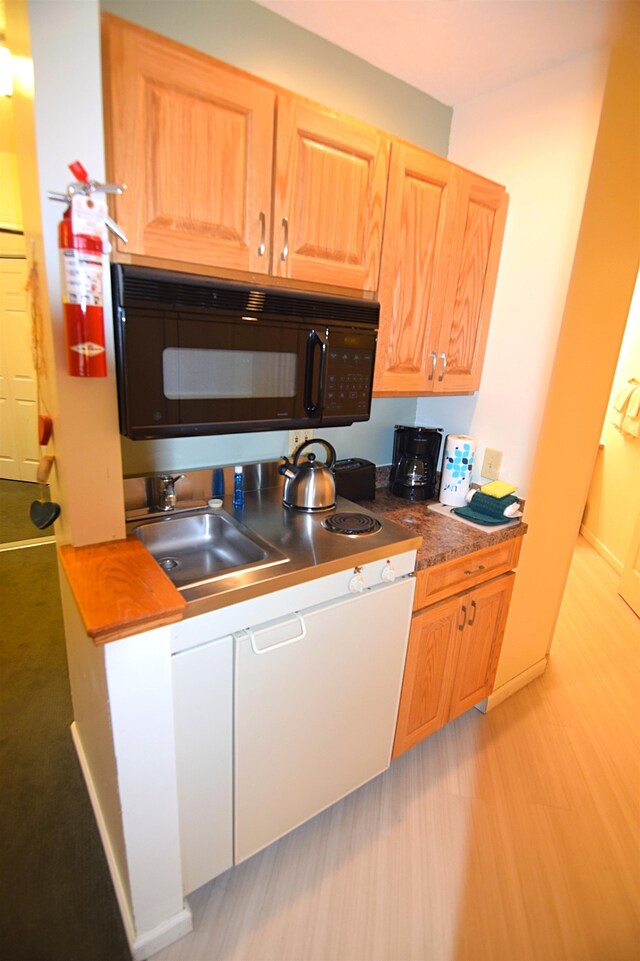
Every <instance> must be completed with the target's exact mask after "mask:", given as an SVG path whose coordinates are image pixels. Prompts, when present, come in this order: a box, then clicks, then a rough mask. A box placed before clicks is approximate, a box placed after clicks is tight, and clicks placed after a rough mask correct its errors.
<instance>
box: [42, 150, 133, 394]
mask: <svg viewBox="0 0 640 961" xmlns="http://www.w3.org/2000/svg"><path fill="white" fill-rule="evenodd" d="M69 169H70V170H71V172H72V173H73V174H75V176H76V177H77V181H76V183H74V184H70V185H69V188H68V193H67V194H66V195H64V194H52V193H50V194H49V196H50V198H51V199H52V200H64V201H66V202H67V203H69V206H68V208H67V210H66V211H65V213H64V215H63V217H62V220H61V221H60V224H59V226H58V246H59V248H60V270H61V283H62V302H63V310H64V331H65V342H66V352H67V370H68V372H69V374H71V375H72V376H73V377H105V376H106V374H107V354H106V349H105V335H104V316H103V295H102V289H103V261H102V255H103V249H104V244H105V238H106V228H107V227H109V228H110V229H112V230H115V232H116V233H117V234H118V236H120V237H122V238H123V239H124V240H125V241H126V237H125V236H124V234H123V233H122V231H121V230H120V229H119V228H118V227H117V225H116V224H114V222H113V221H112V220H111V219H110V218H109V217H108V216H107V208H106V201H105V199H104V196H103V194H104V193H106V192H109V193H122V190H123V189H124V187H120V186H116V185H112V184H98V183H96V181H93V180H89V177H88V174H87V172H86V170H85V169H84V167H83V166H82V164H81V163H79V162H78V161H76V162H75V163H73V164H70V165H69Z"/></svg>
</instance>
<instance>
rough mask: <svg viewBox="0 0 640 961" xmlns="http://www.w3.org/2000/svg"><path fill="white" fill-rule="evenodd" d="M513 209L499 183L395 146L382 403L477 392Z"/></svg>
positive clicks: (383, 307)
mask: <svg viewBox="0 0 640 961" xmlns="http://www.w3.org/2000/svg"><path fill="white" fill-rule="evenodd" d="M507 203H508V197H507V194H506V192H505V190H504V188H503V187H501V186H499V185H498V184H494V183H492V182H491V181H488V180H485V179H484V178H482V177H478V176H476V175H475V174H472V173H471V172H469V171H466V170H463V169H462V168H460V167H457V166H456V165H455V164H451V163H449V162H448V161H446V160H442V159H441V158H439V157H435V156H434V155H432V154H429V153H427V152H426V151H423V150H419V149H418V148H415V147H411V146H409V145H407V144H403V143H397V142H394V143H393V145H392V154H391V166H390V175H389V192H388V199H387V216H386V220H385V229H384V248H383V256H382V265H381V271H380V291H379V296H380V311H381V313H380V333H379V338H378V350H377V356H376V374H375V381H374V395H376V396H402V395H407V396H416V395H424V394H447V393H452V394H464V393H472V392H473V391H474V390H477V389H478V387H479V385H480V376H481V373H482V363H483V360H484V352H485V347H486V341H487V335H488V332H489V320H490V315H491V307H492V304H493V295H494V291H495V284H496V279H497V272H498V263H499V259H500V251H501V247H502V238H503V234H504V225H505V218H506V211H507Z"/></svg>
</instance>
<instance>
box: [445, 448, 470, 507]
mask: <svg viewBox="0 0 640 961" xmlns="http://www.w3.org/2000/svg"><path fill="white" fill-rule="evenodd" d="M475 455H476V439H475V437H469V436H468V435H467V434H449V435H448V436H447V439H446V441H445V445H444V458H443V460H442V477H441V480H440V503H441V504H446V505H447V506H448V507H463V506H464V504H465V503H466V496H467V491H468V490H469V485H470V483H471V471H472V469H473V461H474V458H475Z"/></svg>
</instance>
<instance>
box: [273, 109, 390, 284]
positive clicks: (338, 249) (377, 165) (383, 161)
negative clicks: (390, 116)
mask: <svg viewBox="0 0 640 961" xmlns="http://www.w3.org/2000/svg"><path fill="white" fill-rule="evenodd" d="M275 163H276V172H275V185H274V188H275V189H274V217H273V229H274V234H273V268H272V269H273V273H274V274H275V275H276V276H280V277H287V278H290V279H293V280H303V281H313V282H317V283H323V284H336V285H339V286H342V287H351V288H354V289H357V290H371V291H375V290H376V289H377V287H378V273H379V267H380V251H381V246H382V224H383V219H384V206H385V195H386V188H387V170H388V163H389V141H388V139H387V138H386V137H385V136H384V135H383V134H382V133H380V131H378V130H376V129H374V128H372V127H369V126H367V125H366V124H362V123H359V122H358V121H355V120H347V119H346V118H344V117H341V116H339V115H337V114H335V113H332V112H331V111H329V110H324V109H322V108H320V107H317V106H316V105H314V104H309V103H307V102H306V101H303V100H300V99H297V98H295V97H287V96H282V97H279V98H278V119H277V139H276V161H275Z"/></svg>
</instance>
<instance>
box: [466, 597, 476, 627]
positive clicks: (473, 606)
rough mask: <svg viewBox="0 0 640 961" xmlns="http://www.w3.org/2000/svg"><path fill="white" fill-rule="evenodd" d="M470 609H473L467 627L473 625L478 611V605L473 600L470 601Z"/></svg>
mask: <svg viewBox="0 0 640 961" xmlns="http://www.w3.org/2000/svg"><path fill="white" fill-rule="evenodd" d="M471 610H472V611H473V617H472V618H470V619H469V620H468V621H467V624H468V625H469V627H473V625H474V624H475V622H476V615H477V613H478V606H477V604H476V602H475V601H471Z"/></svg>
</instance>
